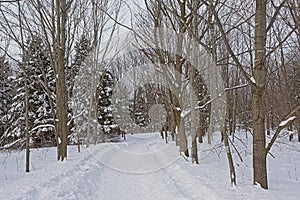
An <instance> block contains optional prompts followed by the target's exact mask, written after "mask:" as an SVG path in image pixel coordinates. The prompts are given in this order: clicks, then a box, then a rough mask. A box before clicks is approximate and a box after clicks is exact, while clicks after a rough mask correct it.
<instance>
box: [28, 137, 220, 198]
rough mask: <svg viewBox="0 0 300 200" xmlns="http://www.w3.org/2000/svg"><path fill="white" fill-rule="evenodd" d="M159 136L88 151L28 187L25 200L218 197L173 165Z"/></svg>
mask: <svg viewBox="0 0 300 200" xmlns="http://www.w3.org/2000/svg"><path fill="white" fill-rule="evenodd" d="M157 136H158V134H155V135H136V136H128V138H127V142H124V143H115V144H111V145H110V146H109V145H105V148H103V146H100V145H99V146H96V147H91V149H89V150H88V151H89V153H90V155H89V156H87V157H85V159H83V160H82V161H81V162H80V163H79V164H78V165H77V166H75V167H74V168H71V169H70V170H69V171H68V172H67V173H66V174H63V175H59V176H56V177H54V178H52V179H51V180H50V181H49V182H46V183H45V184H44V185H42V186H39V187H36V188H34V189H32V190H31V191H29V192H28V194H27V198H28V199H103V200H120V199H126V200H127V199H137V200H140V199H141V198H142V199H143V200H146V199H153V200H157V199H166V200H167V199H174V200H183V199H204V200H205V199H209V200H212V199H221V198H220V197H218V196H216V195H214V191H213V190H212V189H211V188H209V187H208V186H206V185H204V184H201V180H198V181H197V179H196V178H194V177H193V176H192V175H191V174H189V173H188V172H187V171H186V170H184V169H181V167H180V166H179V165H178V164H176V160H177V159H178V158H179V157H178V155H174V152H178V149H177V148H176V147H174V144H170V145H166V144H164V143H163V142H160V140H158V138H157ZM172 154H173V155H172ZM172 156H173V157H172ZM170 157H171V159H170ZM195 185H197V187H195Z"/></svg>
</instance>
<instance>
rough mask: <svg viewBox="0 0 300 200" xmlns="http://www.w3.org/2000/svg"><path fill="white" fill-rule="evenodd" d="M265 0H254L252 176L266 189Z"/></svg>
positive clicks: (255, 181)
mask: <svg viewBox="0 0 300 200" xmlns="http://www.w3.org/2000/svg"><path fill="white" fill-rule="evenodd" d="M265 62H266V0H256V14H255V62H254V69H253V75H254V81H255V83H254V84H253V85H252V88H251V89H252V118H253V119H252V120H253V176H254V180H253V182H254V184H260V186H261V187H262V188H264V189H268V179H267V163H266V162H267V161H266V149H265V145H266V138H265V116H266V113H265V108H264V106H265V85H266V71H267V70H266V66H265Z"/></svg>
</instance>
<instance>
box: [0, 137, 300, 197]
mask: <svg viewBox="0 0 300 200" xmlns="http://www.w3.org/2000/svg"><path fill="white" fill-rule="evenodd" d="M244 135H245V134H244V133H240V134H237V137H238V138H240V139H239V140H238V139H235V144H236V148H237V149H238V150H239V152H240V154H241V156H242V158H243V160H244V162H241V161H240V160H239V158H238V156H237V153H236V152H235V151H234V150H233V155H234V162H235V168H236V173H237V186H235V187H232V186H231V185H230V180H229V170H228V162H227V158H226V154H225V150H224V147H223V146H222V145H220V144H218V143H215V144H214V145H212V146H208V145H206V146H205V145H204V146H203V145H200V149H201V150H200V164H199V165H194V164H191V163H190V162H186V161H185V160H184V159H183V158H182V157H180V156H179V153H178V148H177V147H176V146H175V145H174V143H173V142H171V143H169V144H165V143H164V141H163V140H161V139H160V136H159V134H158V133H153V134H138V135H128V138H127V141H125V142H120V143H108V144H99V145H96V146H93V145H92V146H90V147H89V148H88V149H86V148H83V149H82V152H81V153H80V154H78V153H77V147H75V146H69V147H68V160H67V161H64V162H58V161H56V149H55V148H40V149H32V150H31V163H30V164H31V172H30V173H25V172H24V155H25V153H24V151H19V152H16V151H11V152H1V153H0V199H30V200H32V199H64V200H65V199H100V200H128V199H139V200H140V199H143V200H144V199H151V200H152V199H153V200H157V199H161V200H165V199H166V200H168V199H175V200H184V199H195V200H200V199H204V200H205V199H208V200H214V199H220V200H221V199H231V200H234V199H272V200H275V199H287V200H289V199H295V200H296V199H299V196H300V143H298V142H296V141H292V142H289V141H287V139H286V137H282V138H279V139H278V140H277V142H276V143H275V145H274V147H273V149H271V152H272V155H274V156H275V158H272V157H271V156H268V172H269V173H268V177H269V190H263V189H261V188H259V187H258V186H254V185H252V164H251V162H252V157H251V152H252V150H251V141H250V140H247V139H245V137H244Z"/></svg>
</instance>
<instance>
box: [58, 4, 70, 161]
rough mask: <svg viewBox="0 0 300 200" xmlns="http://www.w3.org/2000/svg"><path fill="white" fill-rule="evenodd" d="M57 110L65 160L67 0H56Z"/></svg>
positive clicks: (60, 148)
mask: <svg viewBox="0 0 300 200" xmlns="http://www.w3.org/2000/svg"><path fill="white" fill-rule="evenodd" d="M55 6H56V15H57V20H56V33H57V34H56V38H55V51H56V54H57V55H56V56H57V58H56V60H57V61H56V63H55V64H56V66H55V67H56V110H57V113H56V115H57V117H56V123H57V133H56V135H57V156H58V157H57V159H58V160H61V161H63V160H64V159H65V158H66V157H67V144H68V126H67V122H68V118H67V89H66V77H65V50H66V48H65V42H66V38H65V37H66V20H67V8H66V0H56V5H55Z"/></svg>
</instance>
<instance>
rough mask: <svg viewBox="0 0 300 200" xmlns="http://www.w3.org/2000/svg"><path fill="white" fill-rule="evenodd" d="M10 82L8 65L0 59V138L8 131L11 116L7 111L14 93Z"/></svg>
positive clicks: (10, 72)
mask: <svg viewBox="0 0 300 200" xmlns="http://www.w3.org/2000/svg"><path fill="white" fill-rule="evenodd" d="M12 80H13V76H12V70H11V69H10V66H9V63H8V62H7V61H5V58H4V57H0V137H2V136H3V135H4V134H5V133H6V132H7V131H9V129H10V123H11V121H10V120H11V114H10V113H9V112H8V111H9V107H10V104H11V103H12V97H13V93H14V86H13V83H12Z"/></svg>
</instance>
